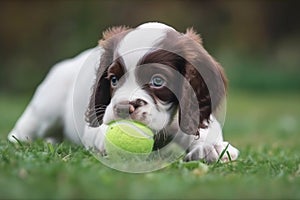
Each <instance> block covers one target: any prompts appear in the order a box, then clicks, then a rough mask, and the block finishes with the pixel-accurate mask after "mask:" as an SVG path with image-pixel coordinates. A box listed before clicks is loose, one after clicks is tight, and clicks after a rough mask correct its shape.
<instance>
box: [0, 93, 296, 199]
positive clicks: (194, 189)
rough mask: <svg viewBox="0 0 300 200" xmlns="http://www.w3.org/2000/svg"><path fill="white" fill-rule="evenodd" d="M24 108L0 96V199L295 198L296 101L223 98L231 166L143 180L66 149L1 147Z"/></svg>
mask: <svg viewBox="0 0 300 200" xmlns="http://www.w3.org/2000/svg"><path fill="white" fill-rule="evenodd" d="M28 101H29V97H28V96H25V97H22V96H17V97H16V96H11V95H0V112H1V113H2V116H1V120H0V198H1V199H12V198H13V199H16V198H21V199H24V198H25V199H33V198H36V199H40V198H43V199H44V198H51V199H73V198H76V199H81V198H85V199H89V198H101V199H121V198H122V199H174V198H175V199H200V198H203V199H208V198H210V199H211V198H214V199H270V198H278V199H283V198H285V199H299V198H300V190H299V188H300V148H299V130H300V125H299V124H298V121H299V120H300V107H299V102H300V95H299V94H281V93H272V94H266V93H264V94H258V93H242V92H236V91H234V92H230V94H229V98H228V107H227V119H226V124H225V127H224V132H225V139H226V140H228V141H230V142H231V143H232V144H233V145H235V146H237V147H238V148H239V149H240V151H241V155H240V158H239V159H238V161H236V162H232V163H229V164H221V163H218V164H214V165H209V166H207V165H204V164H202V163H201V162H192V163H184V162H182V161H180V160H179V161H177V162H175V163H173V164H172V165H170V166H168V167H166V168H164V169H162V170H159V171H155V172H151V173H146V174H128V173H123V172H118V171H115V170H113V169H110V168H108V167H106V166H104V165H103V164H101V163H100V162H99V161H98V160H97V159H96V158H95V157H94V156H93V155H92V154H90V152H88V151H86V150H85V149H83V148H82V147H79V146H75V145H73V144H70V143H67V142H64V143H62V144H57V145H50V144H47V143H44V142H43V141H36V142H33V143H31V144H25V143H22V144H11V143H8V142H7V141H6V135H7V133H8V131H9V130H10V129H11V128H12V126H13V124H14V123H15V121H16V119H17V118H18V116H19V115H20V114H21V112H22V111H23V109H24V108H25V106H26V104H27V102H28ZM3 113H4V115H3Z"/></svg>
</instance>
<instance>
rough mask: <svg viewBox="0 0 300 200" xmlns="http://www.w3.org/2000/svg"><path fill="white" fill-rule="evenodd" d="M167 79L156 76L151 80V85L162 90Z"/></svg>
mask: <svg viewBox="0 0 300 200" xmlns="http://www.w3.org/2000/svg"><path fill="white" fill-rule="evenodd" d="M165 82H166V81H165V79H164V78H163V77H161V76H160V75H154V76H152V78H151V82H150V85H151V86H152V87H156V88H161V87H163V86H164V85H165Z"/></svg>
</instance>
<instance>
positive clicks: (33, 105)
mask: <svg viewBox="0 0 300 200" xmlns="http://www.w3.org/2000/svg"><path fill="white" fill-rule="evenodd" d="M73 71H74V70H73ZM73 71H72V70H70V66H69V63H68V62H63V63H61V64H59V65H57V66H55V67H54V68H53V69H52V70H51V71H50V72H49V74H48V75H47V77H46V78H45V80H44V81H43V82H42V83H41V84H40V86H39V87H38V88H37V90H36V92H35V94H34V96H33V98H32V100H31V102H30V103H29V105H28V106H27V108H26V109H25V111H24V113H23V114H22V116H21V117H20V118H19V120H18V121H17V123H16V124H15V127H14V128H13V130H12V131H11V132H10V133H9V135H8V139H9V140H10V141H12V142H16V141H17V140H20V141H31V140H34V139H36V138H44V137H46V136H47V134H48V130H49V129H52V128H53V127H54V126H57V125H62V120H61V119H62V116H63V112H64V110H65V108H64V107H65V102H66V97H67V95H68V92H69V91H70V86H71V82H72V80H71V79H72V74H73ZM58 123H60V124H58ZM59 134H62V133H59Z"/></svg>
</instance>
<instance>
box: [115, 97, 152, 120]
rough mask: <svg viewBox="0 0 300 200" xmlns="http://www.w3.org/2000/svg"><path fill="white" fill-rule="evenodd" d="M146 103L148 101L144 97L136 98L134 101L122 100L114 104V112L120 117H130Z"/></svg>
mask: <svg viewBox="0 0 300 200" xmlns="http://www.w3.org/2000/svg"><path fill="white" fill-rule="evenodd" d="M146 104H147V102H146V101H144V100H142V99H136V100H134V101H121V102H119V103H117V104H116V105H115V106H114V112H115V114H116V116H118V117H120V118H129V117H130V115H131V114H132V113H133V112H134V111H135V110H136V109H137V108H139V107H141V106H144V105H146Z"/></svg>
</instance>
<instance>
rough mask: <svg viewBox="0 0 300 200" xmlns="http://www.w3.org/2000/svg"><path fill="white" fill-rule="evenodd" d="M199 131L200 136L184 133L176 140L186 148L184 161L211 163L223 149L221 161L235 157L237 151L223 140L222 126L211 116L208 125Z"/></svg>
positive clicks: (218, 156) (237, 153)
mask: <svg viewBox="0 0 300 200" xmlns="http://www.w3.org/2000/svg"><path fill="white" fill-rule="evenodd" d="M199 131H200V138H196V136H192V135H186V134H185V135H184V136H183V137H181V139H180V141H177V142H178V143H179V144H180V145H181V146H183V147H184V148H186V149H187V154H186V156H185V160H186V161H191V160H204V161H206V162H208V163H213V162H216V161H217V160H218V159H219V158H220V156H221V154H222V152H223V151H225V150H226V152H227V153H226V152H225V153H224V155H223V156H222V157H221V158H220V161H221V162H228V161H230V160H231V161H233V160H236V159H237V157H238V155H239V151H238V150H237V149H236V148H235V147H233V146H232V145H230V144H229V143H228V142H226V141H223V135H222V128H221V126H220V124H219V122H218V121H217V120H216V119H214V118H213V117H212V118H211V123H210V124H209V127H208V128H207V129H200V130H199Z"/></svg>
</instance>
